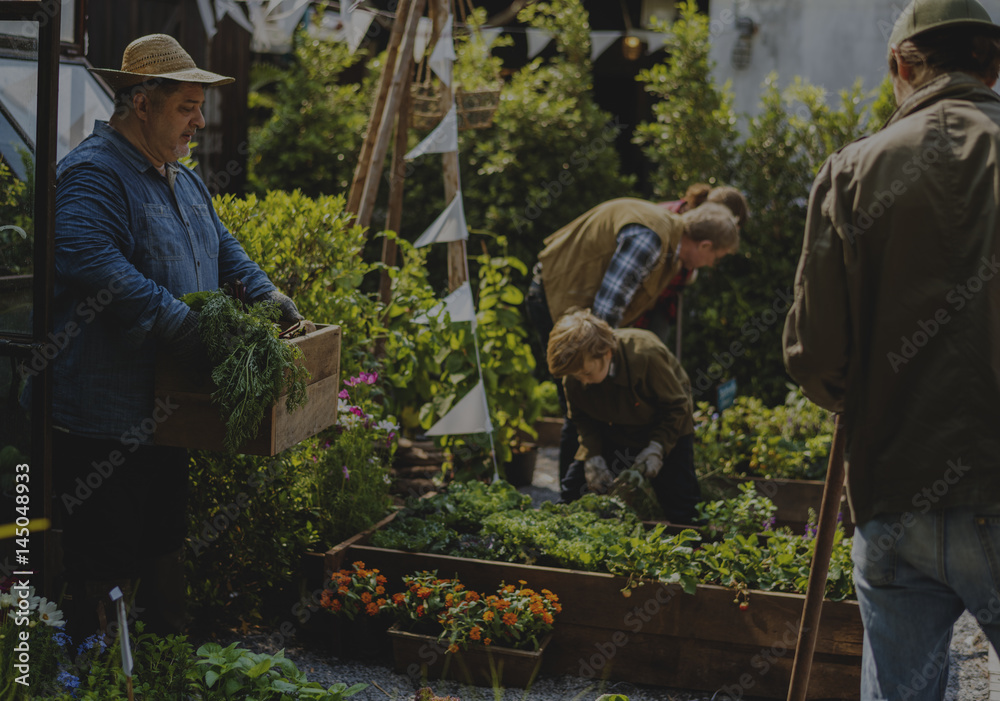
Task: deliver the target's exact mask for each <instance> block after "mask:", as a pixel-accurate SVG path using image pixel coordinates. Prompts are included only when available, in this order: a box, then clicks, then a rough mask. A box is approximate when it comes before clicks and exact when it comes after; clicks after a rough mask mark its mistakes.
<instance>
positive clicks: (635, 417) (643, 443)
mask: <svg viewBox="0 0 1000 701" xmlns="http://www.w3.org/2000/svg"><path fill="white" fill-rule="evenodd" d="M547 356H548V358H547V359H548V365H549V370H550V371H551V372H552V374H553V376H555V377H557V378H562V381H563V387H564V390H565V392H566V401H567V404H568V409H569V416H570V417H571V418H572V419H573V421H574V423H575V424H576V427H577V429H578V430H579V434H580V448H579V450H578V451H577V453H576V455H575V459H574V460H573V462H572V463H571V464H570V466H569V469H568V471H567V473H566V476H565V477H564V478H563V479H562V482H561V484H560V488H561V492H560V501H562V502H564V503H569V502H572V501H575V500H576V499H579V498H580V497H581V496H583V494H585V493H586V492H587V491H594V492H605V491H607V490H608V488H609V487H610V486H611V484H612V482H613V481H614V479H615V477H617V476H618V475H619V474H621V472H622V471H623V470H626V469H629V468H633V467H634V468H636V469H637V470H640V471H642V472H643V474H644V475H645V476H646V477H647V478H649V480H650V483H651V485H652V487H653V491H654V492H655V493H656V497H657V500H658V501H659V502H660V507H661V508H662V509H663V513H664V515H665V516H666V518H667V519H668V520H669V521H673V522H675V523H692V522H693V521H694V519H695V518H696V516H697V511H696V509H695V505H696V504H697V503H698V501H699V500H700V499H701V491H700V489H699V487H698V479H697V477H696V476H695V471H694V418H693V415H694V404H693V402H692V399H691V382H690V380H689V379H688V376H687V373H686V372H684V368H682V367H681V364H680V363H679V362H678V361H677V358H675V357H674V355H673V353H671V352H670V350H669V349H667V347H666V346H665V345H663V342H662V341H660V339H659V338H657V336H656V334H654V333H652V332H651V331H646V330H644V329H612V328H611V327H610V326H609V325H608V324H607V322H605V321H603V320H601V319H599V318H597V317H596V316H594V315H593V314H592V313H591V312H590V310H587V309H583V310H571V311H570V312H568V313H567V314H565V315H564V316H562V317H561V318H560V319H559V321H557V322H556V324H555V327H554V328H553V329H552V334H551V335H550V336H549V344H548V348H547Z"/></svg>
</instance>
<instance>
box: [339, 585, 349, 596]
mask: <svg viewBox="0 0 1000 701" xmlns="http://www.w3.org/2000/svg"><path fill="white" fill-rule="evenodd" d="M337 593H338V594H340V595H341V596H344V595H345V594H347V587H341V588H340V589H338V590H337Z"/></svg>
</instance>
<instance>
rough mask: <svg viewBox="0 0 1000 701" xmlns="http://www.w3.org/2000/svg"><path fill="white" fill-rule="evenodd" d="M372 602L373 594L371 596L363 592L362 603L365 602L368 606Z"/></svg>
mask: <svg viewBox="0 0 1000 701" xmlns="http://www.w3.org/2000/svg"><path fill="white" fill-rule="evenodd" d="M371 600H372V595H371V594H369V593H368V592H362V593H361V601H363V602H364V603H366V604H367V603H369V602H370V601H371Z"/></svg>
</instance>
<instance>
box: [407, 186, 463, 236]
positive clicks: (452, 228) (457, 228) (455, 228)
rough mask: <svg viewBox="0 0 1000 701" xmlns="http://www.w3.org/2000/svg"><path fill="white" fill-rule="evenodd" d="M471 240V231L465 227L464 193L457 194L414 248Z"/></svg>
mask: <svg viewBox="0 0 1000 701" xmlns="http://www.w3.org/2000/svg"><path fill="white" fill-rule="evenodd" d="M468 238H469V229H468V228H467V227H466V225H465V207H464V206H463V205H462V193H461V192H458V193H456V194H455V199H453V200H452V201H451V204H449V205H448V206H447V207H445V208H444V211H443V212H441V214H439V215H438V218H437V219H435V220H434V223H433V224H431V225H430V226H429V227H427V230H426V231H424V233H422V234H420V238H419V239H417V240H416V242H415V243H414V244H413V247H414V248H420V247H422V246H427V245H430V244H432V243H450V242H451V241H465V240H466V239H468Z"/></svg>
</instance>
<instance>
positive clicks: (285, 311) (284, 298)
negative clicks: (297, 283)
mask: <svg viewBox="0 0 1000 701" xmlns="http://www.w3.org/2000/svg"><path fill="white" fill-rule="evenodd" d="M260 299H261V300H263V299H266V300H269V301H271V302H274V303H276V304H277V305H278V310H279V311H280V312H281V315H280V316H279V317H278V326H280V327H281V329H282V330H285V329H287V328H288V327H290V326H294V325H295V324H298V323H301V324H302V325H304V326H306V332H307V333H308V332H310V331H315V330H316V325H315V324H313V323H312V322H311V321H306V318H305V317H304V316H302V315H301V314H300V313H299V310H298V307H296V306H295V302H293V301H292V298H291V297H289V296H288V295H284V294H281V293H280V292H278V291H277V290H271V291H270V292H268V293H267V294H266V295H264V296H263V297H261V298H260ZM258 301H260V300H258Z"/></svg>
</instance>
